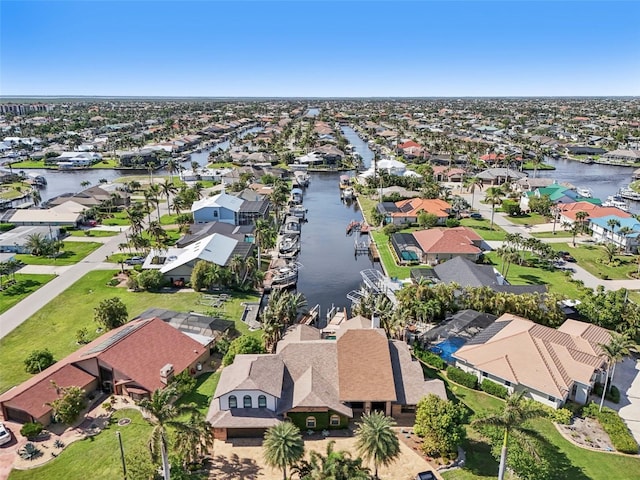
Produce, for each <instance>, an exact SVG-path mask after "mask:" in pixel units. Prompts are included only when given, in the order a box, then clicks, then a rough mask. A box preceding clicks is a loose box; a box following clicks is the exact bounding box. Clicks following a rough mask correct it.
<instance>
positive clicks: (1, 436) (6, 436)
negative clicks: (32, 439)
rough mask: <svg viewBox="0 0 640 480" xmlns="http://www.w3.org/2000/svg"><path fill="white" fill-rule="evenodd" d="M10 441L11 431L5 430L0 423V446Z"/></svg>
mask: <svg viewBox="0 0 640 480" xmlns="http://www.w3.org/2000/svg"><path fill="white" fill-rule="evenodd" d="M10 441H11V431H10V430H9V429H7V428H6V427H5V426H4V424H3V423H1V422H0V445H4V444H5V443H9V442H10Z"/></svg>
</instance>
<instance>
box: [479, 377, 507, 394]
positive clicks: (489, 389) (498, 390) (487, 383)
mask: <svg viewBox="0 0 640 480" xmlns="http://www.w3.org/2000/svg"><path fill="white" fill-rule="evenodd" d="M480 389H481V390H482V391H484V392H486V393H488V394H489V395H493V396H494V397H498V398H507V396H508V395H509V390H507V387H504V386H502V385H500V384H499V383H496V382H492V381H491V380H489V379H487V378H485V379H484V380H482V383H481V384H480Z"/></svg>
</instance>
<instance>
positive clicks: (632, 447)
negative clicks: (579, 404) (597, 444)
mask: <svg viewBox="0 0 640 480" xmlns="http://www.w3.org/2000/svg"><path fill="white" fill-rule="evenodd" d="M583 413H584V415H585V416H587V417H592V418H595V419H597V420H598V422H599V423H600V425H601V426H602V428H603V429H604V431H605V432H607V435H609V438H610V439H611V443H612V444H613V447H614V448H615V449H616V450H617V451H619V452H622V453H629V454H632V455H635V454H637V453H638V444H637V442H636V441H635V439H634V438H633V436H632V435H631V432H629V429H628V428H627V426H626V425H625V423H624V422H623V421H622V419H621V418H620V416H619V415H618V412H616V411H615V410H612V409H610V408H607V407H604V408H603V409H602V411H599V407H598V404H596V403H590V404H589V405H588V406H586V407H585V408H584V410H583Z"/></svg>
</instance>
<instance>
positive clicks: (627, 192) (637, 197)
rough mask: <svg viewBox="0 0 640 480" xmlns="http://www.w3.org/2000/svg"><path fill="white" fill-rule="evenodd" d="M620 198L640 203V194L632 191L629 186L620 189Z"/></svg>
mask: <svg viewBox="0 0 640 480" xmlns="http://www.w3.org/2000/svg"><path fill="white" fill-rule="evenodd" d="M620 196H621V197H622V198H626V199H627V200H634V201H636V202H638V201H640V193H638V192H636V191H635V190H632V189H631V188H629V187H628V186H627V187H624V188H621V189H620Z"/></svg>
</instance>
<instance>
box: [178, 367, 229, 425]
mask: <svg viewBox="0 0 640 480" xmlns="http://www.w3.org/2000/svg"><path fill="white" fill-rule="evenodd" d="M218 380H220V372H219V371H218V372H207V373H203V374H202V375H200V376H199V377H198V383H197V384H196V388H194V389H193V391H192V392H191V393H187V394H186V395H183V396H182V397H181V398H180V400H178V405H181V404H185V403H195V404H196V406H197V407H198V411H199V412H200V413H202V414H203V415H206V414H207V411H208V410H209V404H210V403H211V398H212V397H213V394H214V393H215V391H216V387H217V386H218ZM186 417H187V418H188V417H189V415H186Z"/></svg>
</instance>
